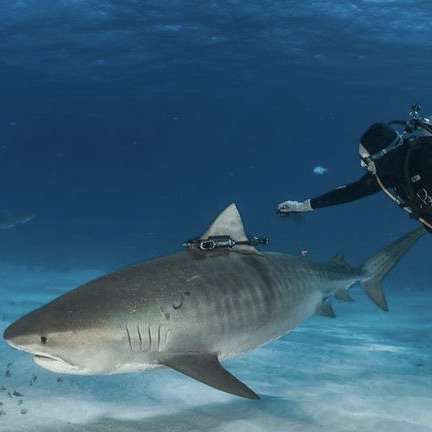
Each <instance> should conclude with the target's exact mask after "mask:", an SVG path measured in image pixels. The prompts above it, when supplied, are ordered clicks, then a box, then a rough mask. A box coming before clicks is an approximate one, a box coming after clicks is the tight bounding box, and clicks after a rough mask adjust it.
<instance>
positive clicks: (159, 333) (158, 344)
mask: <svg viewBox="0 0 432 432" xmlns="http://www.w3.org/2000/svg"><path fill="white" fill-rule="evenodd" d="M161 329H162V324H159V328H158V342H157V352H159V351H160V348H161V346H160V344H161Z"/></svg>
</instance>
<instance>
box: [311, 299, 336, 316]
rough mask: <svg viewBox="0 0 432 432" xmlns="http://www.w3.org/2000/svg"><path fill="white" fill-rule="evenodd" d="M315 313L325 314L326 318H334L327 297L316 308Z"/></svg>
mask: <svg viewBox="0 0 432 432" xmlns="http://www.w3.org/2000/svg"><path fill="white" fill-rule="evenodd" d="M315 313H316V314H317V315H321V316H325V317H328V318H336V314H335V313H334V310H333V308H332V305H331V303H330V300H329V299H328V298H326V299H324V300H323V301H322V302H321V303H320V304H319V305H318V307H317V308H316V311H315Z"/></svg>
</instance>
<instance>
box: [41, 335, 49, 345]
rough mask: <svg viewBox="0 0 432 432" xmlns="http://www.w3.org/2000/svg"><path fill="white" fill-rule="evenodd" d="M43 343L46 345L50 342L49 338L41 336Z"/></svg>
mask: <svg viewBox="0 0 432 432" xmlns="http://www.w3.org/2000/svg"><path fill="white" fill-rule="evenodd" d="M40 340H41V343H43V344H46V343H47V342H48V338H47V337H46V336H41V338H40Z"/></svg>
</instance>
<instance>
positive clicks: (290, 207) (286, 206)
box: [277, 200, 313, 216]
mask: <svg viewBox="0 0 432 432" xmlns="http://www.w3.org/2000/svg"><path fill="white" fill-rule="evenodd" d="M312 210H313V208H312V207H311V204H310V200H306V201H303V202H298V201H284V202H282V203H280V204H279V205H278V208H277V212H278V214H279V216H288V213H291V212H306V211H312Z"/></svg>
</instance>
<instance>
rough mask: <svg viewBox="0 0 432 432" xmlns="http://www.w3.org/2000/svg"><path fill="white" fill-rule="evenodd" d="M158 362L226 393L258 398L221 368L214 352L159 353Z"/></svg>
mask: <svg viewBox="0 0 432 432" xmlns="http://www.w3.org/2000/svg"><path fill="white" fill-rule="evenodd" d="M159 363H161V364H163V365H165V366H168V367H170V368H172V369H175V370H176V371H178V372H181V373H183V374H185V375H187V376H189V377H191V378H194V379H196V380H198V381H201V382H202V383H204V384H207V385H209V386H211V387H214V388H216V389H218V390H222V391H224V392H226V393H231V394H233V395H236V396H240V397H244V398H248V399H259V396H258V395H257V394H256V393H255V392H254V391H252V390H251V389H250V388H249V387H247V386H246V385H245V384H243V383H242V382H241V381H239V380H238V379H237V378H236V377H235V376H234V375H232V374H230V373H229V372H228V371H227V370H226V369H224V368H223V366H222V365H221V364H220V363H219V360H218V358H217V355H216V354H200V353H175V354H174V353H172V354H171V353H161V354H160V355H159Z"/></svg>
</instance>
